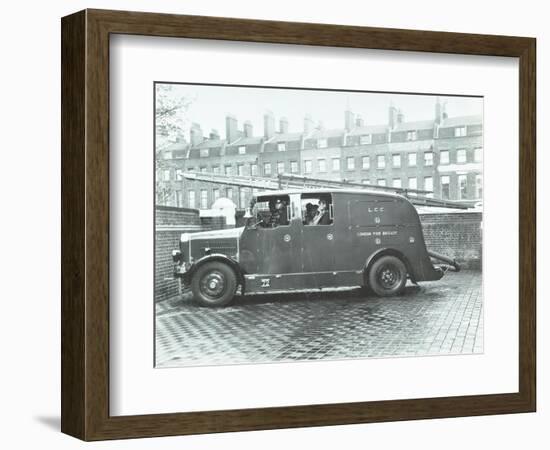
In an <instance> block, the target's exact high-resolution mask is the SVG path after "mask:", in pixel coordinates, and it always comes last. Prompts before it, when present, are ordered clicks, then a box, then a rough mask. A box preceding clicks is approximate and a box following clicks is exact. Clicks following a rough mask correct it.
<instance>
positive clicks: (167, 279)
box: [155, 206, 225, 301]
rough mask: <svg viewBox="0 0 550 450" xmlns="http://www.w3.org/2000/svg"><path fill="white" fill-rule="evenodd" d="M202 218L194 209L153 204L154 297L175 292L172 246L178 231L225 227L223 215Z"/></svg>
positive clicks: (176, 243)
mask: <svg viewBox="0 0 550 450" xmlns="http://www.w3.org/2000/svg"><path fill="white" fill-rule="evenodd" d="M208 219H209V220H206V221H203V220H201V218H200V217H199V211H198V210H197V209H188V208H175V207H171V206H157V207H156V208H155V301H160V300H165V299H167V298H170V297H173V296H175V295H177V294H178V291H179V283H178V281H176V280H174V279H173V276H172V270H173V263H172V250H174V249H177V248H179V240H180V235H181V233H186V232H197V231H206V230H212V229H219V228H224V227H225V218H223V217H216V218H208Z"/></svg>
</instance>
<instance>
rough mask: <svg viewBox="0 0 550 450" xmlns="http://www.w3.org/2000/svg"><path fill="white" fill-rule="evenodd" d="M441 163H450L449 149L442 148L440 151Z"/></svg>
mask: <svg viewBox="0 0 550 450" xmlns="http://www.w3.org/2000/svg"><path fill="white" fill-rule="evenodd" d="M439 164H449V150H441V152H440V153H439Z"/></svg>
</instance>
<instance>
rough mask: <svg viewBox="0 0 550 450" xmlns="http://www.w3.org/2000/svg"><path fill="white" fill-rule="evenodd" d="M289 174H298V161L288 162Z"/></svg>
mask: <svg viewBox="0 0 550 450" xmlns="http://www.w3.org/2000/svg"><path fill="white" fill-rule="evenodd" d="M290 173H298V161H290Z"/></svg>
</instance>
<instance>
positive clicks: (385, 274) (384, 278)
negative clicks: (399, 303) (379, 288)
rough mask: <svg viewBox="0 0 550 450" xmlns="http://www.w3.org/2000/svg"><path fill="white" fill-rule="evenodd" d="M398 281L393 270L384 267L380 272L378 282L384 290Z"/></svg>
mask: <svg viewBox="0 0 550 450" xmlns="http://www.w3.org/2000/svg"><path fill="white" fill-rule="evenodd" d="M397 281H398V276H397V273H396V272H395V270H393V269H392V268H391V267H384V268H382V270H381V271H380V282H381V283H382V285H383V286H384V287H385V288H391V287H393V286H394V285H395V284H396V283H397Z"/></svg>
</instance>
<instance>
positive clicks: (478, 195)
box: [476, 174, 483, 199]
mask: <svg viewBox="0 0 550 450" xmlns="http://www.w3.org/2000/svg"><path fill="white" fill-rule="evenodd" d="M476 198H479V199H481V198H483V177H482V176H481V175H479V174H478V175H476Z"/></svg>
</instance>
